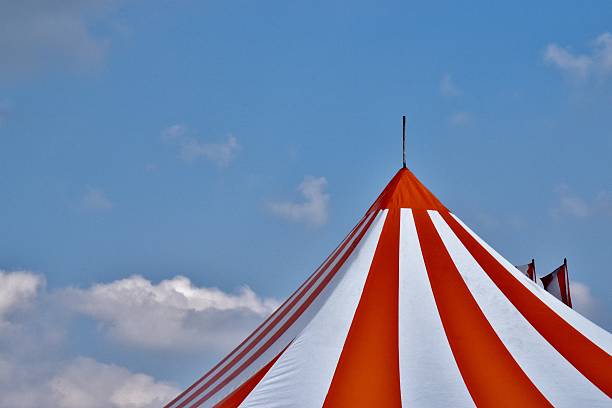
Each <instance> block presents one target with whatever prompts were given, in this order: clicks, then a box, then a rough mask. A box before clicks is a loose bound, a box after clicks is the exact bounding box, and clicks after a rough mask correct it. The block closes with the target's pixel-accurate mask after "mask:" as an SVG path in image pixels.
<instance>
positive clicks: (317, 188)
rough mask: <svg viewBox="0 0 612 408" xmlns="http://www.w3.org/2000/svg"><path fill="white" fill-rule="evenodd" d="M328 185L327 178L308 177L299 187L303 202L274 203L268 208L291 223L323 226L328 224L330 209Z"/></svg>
mask: <svg viewBox="0 0 612 408" xmlns="http://www.w3.org/2000/svg"><path fill="white" fill-rule="evenodd" d="M326 185H327V180H326V179H325V177H318V178H315V177H310V176H307V177H305V178H304V181H302V183H301V184H300V185H299V187H298V191H299V192H300V193H301V194H302V196H303V197H304V201H303V202H298V203H296V202H289V201H281V202H273V203H269V204H268V207H269V208H270V210H271V211H272V212H273V213H274V214H276V215H278V216H280V217H283V218H286V219H288V220H291V221H296V222H305V223H307V224H311V225H323V224H325V223H326V222H327V216H328V207H329V194H327V193H325V192H324V189H325V186H326Z"/></svg>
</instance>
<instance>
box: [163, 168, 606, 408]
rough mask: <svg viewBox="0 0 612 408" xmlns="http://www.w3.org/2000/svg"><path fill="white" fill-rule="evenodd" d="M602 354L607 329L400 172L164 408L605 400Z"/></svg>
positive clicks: (577, 403) (556, 403)
mask: <svg viewBox="0 0 612 408" xmlns="http://www.w3.org/2000/svg"><path fill="white" fill-rule="evenodd" d="M611 350H612V336H611V335H610V334H609V333H608V332H607V331H605V330H603V329H601V328H600V327H598V326H596V325H595V324H593V323H591V322H590V321H589V320H587V319H586V318H584V317H583V316H581V315H580V314H578V313H576V312H575V311H573V310H572V309H570V308H569V307H567V306H566V305H564V304H563V303H562V302H560V301H559V300H557V299H556V298H555V297H554V296H552V295H551V294H549V293H547V292H546V291H545V290H544V289H543V288H541V287H539V286H537V285H536V284H535V283H534V282H533V281H531V280H530V279H529V278H528V277H527V276H526V275H525V274H523V273H522V272H520V271H519V270H517V269H516V268H515V267H514V266H513V265H512V264H511V263H510V262H508V261H507V260H505V259H504V258H503V257H502V256H501V255H500V254H499V253H497V252H496V251H495V250H494V249H493V248H491V247H490V246H489V245H487V244H486V243H485V242H484V241H483V240H482V239H481V238H479V237H478V236H477V235H476V234H475V233H474V232H473V231H472V230H471V229H469V228H468V227H467V226H466V225H465V224H464V223H463V222H462V221H461V220H460V219H459V218H457V217H456V216H455V215H454V214H453V213H452V212H450V211H449V210H448V209H446V207H444V205H442V204H441V203H440V201H438V199H437V198H436V197H435V196H434V195H433V194H432V193H431V192H430V191H429V190H428V189H427V188H426V187H425V186H424V185H423V184H421V182H420V181H419V180H417V178H416V177H415V176H414V175H413V174H412V172H410V171H409V170H408V169H406V168H402V169H401V170H400V171H399V172H398V173H397V174H396V175H395V177H394V178H393V179H392V180H391V182H390V183H389V184H388V186H387V187H386V188H385V189H384V191H383V192H382V194H381V195H380V196H379V197H378V199H377V200H376V201H375V202H374V204H373V205H372V206H371V208H370V209H369V210H368V211H367V212H366V213H365V215H364V217H363V218H362V219H361V220H360V221H359V222H358V223H357V225H356V226H355V228H354V229H353V230H352V231H351V232H350V233H349V234H348V236H347V237H346V238H345V239H344V240H343V241H342V242H341V243H340V245H339V246H338V247H337V248H336V249H335V250H334V251H333V252H332V253H331V255H330V256H329V257H328V258H327V259H326V260H325V261H324V262H323V264H322V265H321V266H320V267H319V268H318V269H317V270H316V271H315V272H314V273H313V274H312V275H311V276H310V277H309V278H308V279H307V280H306V281H305V282H304V283H303V284H302V285H301V286H300V287H299V288H298V289H297V290H296V291H295V292H294V293H293V294H292V295H291V296H290V297H289V298H288V299H287V300H286V301H285V302H284V303H283V304H282V305H281V306H280V307H279V308H278V310H276V311H275V312H274V313H273V314H272V315H271V316H270V317H268V319H267V320H265V321H264V322H263V323H262V324H261V325H260V326H259V327H258V328H257V329H256V330H255V331H254V332H253V333H252V334H251V335H250V336H248V337H247V338H246V339H245V340H244V341H243V342H242V343H241V344H240V345H239V346H238V347H236V349H234V350H233V351H232V352H231V353H230V354H229V355H227V356H226V357H225V358H224V359H223V360H222V361H221V362H219V363H218V364H217V365H216V366H215V367H213V368H212V369H211V370H210V371H208V372H207V373H206V374H205V375H204V376H202V377H201V378H200V379H198V380H197V381H196V382H195V383H194V384H193V385H191V386H190V387H189V388H187V389H186V390H185V391H184V392H183V393H181V394H180V395H179V396H177V397H176V398H175V399H174V400H173V401H171V402H170V403H168V405H167V407H168V408H180V407H211V406H217V407H237V406H241V407H322V406H326V407H399V406H407V407H408V406H416V407H450V406H453V407H463V406H483V407H484V406H496V407H497V406H512V407H528V406H555V407H597V406H608V407H609V406H610V405H611V400H610V397H611V396H612V358H611V356H610V351H611Z"/></svg>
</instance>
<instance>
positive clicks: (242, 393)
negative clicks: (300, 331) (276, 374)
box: [215, 346, 289, 408]
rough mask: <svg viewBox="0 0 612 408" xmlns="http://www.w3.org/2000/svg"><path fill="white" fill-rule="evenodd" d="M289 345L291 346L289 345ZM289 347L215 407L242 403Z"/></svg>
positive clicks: (224, 407)
mask: <svg viewBox="0 0 612 408" xmlns="http://www.w3.org/2000/svg"><path fill="white" fill-rule="evenodd" d="M287 347H289V346H287ZM287 347H285V348H284V349H283V351H281V352H280V353H278V356H276V357H274V359H273V360H272V361H270V362H269V363H268V364H266V365H265V366H263V367H262V368H261V369H260V370H259V371H258V372H257V373H255V374H254V375H253V376H252V377H251V378H249V379H248V380H246V381H245V382H244V383H243V384H242V385H241V386H240V387H238V388H236V389H235V390H234V391H232V393H231V394H230V395H228V396H227V397H225V398H224V399H223V400H222V401H221V402H219V403H218V404H215V408H235V407H237V406H239V405H240V404H242V401H244V400H245V399H246V397H247V396H248V395H249V394H250V393H251V391H253V389H254V388H255V387H256V386H257V384H259V382H260V381H261V379H262V378H263V377H264V375H266V374H267V373H268V371H270V369H271V368H272V366H273V365H274V363H276V360H278V359H279V357H280V356H282V355H283V353H284V352H285V350H287Z"/></svg>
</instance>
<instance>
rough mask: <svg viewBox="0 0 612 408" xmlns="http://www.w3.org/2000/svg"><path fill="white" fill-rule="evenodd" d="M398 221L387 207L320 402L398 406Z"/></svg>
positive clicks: (334, 404)
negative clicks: (333, 370)
mask: <svg viewBox="0 0 612 408" xmlns="http://www.w3.org/2000/svg"><path fill="white" fill-rule="evenodd" d="M399 220H400V210H399V209H393V210H389V213H388V214H387V219H386V220H385V225H384V226H383V230H382V234H381V236H380V240H379V241H378V245H377V248H376V252H375V253H374V259H373V260H372V265H371V267H370V271H369V274H368V277H367V280H366V283H365V286H364V288H363V293H362V295H361V299H360V301H359V305H358V306H357V310H356V312H355V316H354V318H353V322H352V323H351V328H350V329H349V332H348V335H347V338H346V341H345V343H344V348H343V349H342V353H341V355H340V359H339V361H338V365H337V367H336V371H335V373H334V377H333V379H332V382H331V385H330V388H329V391H328V393H327V396H326V398H325V403H324V406H325V407H401V394H400V381H399V346H398V313H399V312H398V296H399V295H398V287H399Z"/></svg>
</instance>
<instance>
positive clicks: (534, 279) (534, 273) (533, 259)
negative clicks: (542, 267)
mask: <svg viewBox="0 0 612 408" xmlns="http://www.w3.org/2000/svg"><path fill="white" fill-rule="evenodd" d="M531 264H532V265H533V281H534V282H535V283H538V278H536V268H535V258H531Z"/></svg>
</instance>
